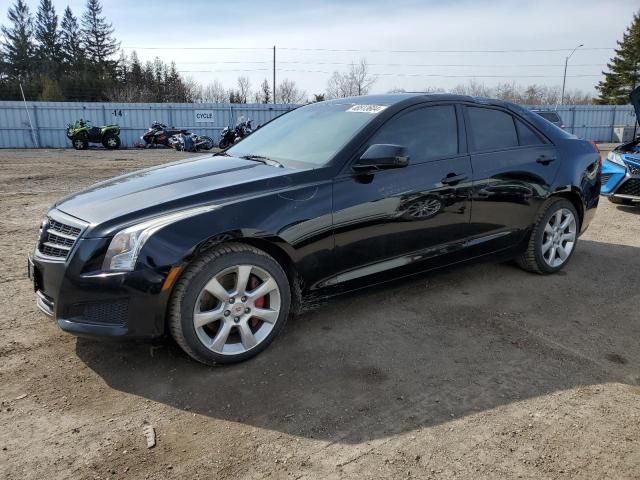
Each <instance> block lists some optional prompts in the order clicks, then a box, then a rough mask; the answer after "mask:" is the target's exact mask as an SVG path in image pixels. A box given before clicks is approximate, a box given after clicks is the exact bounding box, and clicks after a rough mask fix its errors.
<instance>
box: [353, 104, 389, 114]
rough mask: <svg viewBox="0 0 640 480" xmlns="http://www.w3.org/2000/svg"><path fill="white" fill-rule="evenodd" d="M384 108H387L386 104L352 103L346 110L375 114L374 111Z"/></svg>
mask: <svg viewBox="0 0 640 480" xmlns="http://www.w3.org/2000/svg"><path fill="white" fill-rule="evenodd" d="M385 108H387V106H386V105H354V106H353V107H351V108H350V109H348V110H347V112H358V113H373V114H376V113H380V112H381V111H383V110H384V109H385Z"/></svg>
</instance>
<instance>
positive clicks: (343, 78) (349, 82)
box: [327, 58, 377, 98]
mask: <svg viewBox="0 0 640 480" xmlns="http://www.w3.org/2000/svg"><path fill="white" fill-rule="evenodd" d="M376 80H377V79H376V77H375V76H373V75H371V74H370V73H369V64H368V63H367V60H366V59H364V58H361V59H360V61H359V62H358V63H357V64H355V63H352V64H351V66H350V67H349V71H348V72H345V73H340V72H333V75H331V78H329V82H328V83H327V96H328V97H329V98H344V97H353V96H357V95H366V94H367V93H369V90H370V89H371V87H372V86H373V84H374V83H375V81H376Z"/></svg>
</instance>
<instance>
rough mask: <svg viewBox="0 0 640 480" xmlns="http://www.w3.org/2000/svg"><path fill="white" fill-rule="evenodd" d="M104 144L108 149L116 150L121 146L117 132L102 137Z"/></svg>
mask: <svg viewBox="0 0 640 480" xmlns="http://www.w3.org/2000/svg"><path fill="white" fill-rule="evenodd" d="M102 146H103V147H104V148H106V149H107V150H116V149H118V148H120V137H119V136H118V135H115V134H109V135H106V136H105V137H104V138H103V139H102Z"/></svg>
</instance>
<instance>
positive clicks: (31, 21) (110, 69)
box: [0, 0, 190, 102]
mask: <svg viewBox="0 0 640 480" xmlns="http://www.w3.org/2000/svg"><path fill="white" fill-rule="evenodd" d="M8 20H9V23H8V25H3V26H2V35H3V37H4V40H3V41H2V44H1V45H0V99H2V100H18V99H21V98H22V93H21V91H20V88H21V87H22V88H23V90H24V94H25V96H26V97H27V98H29V99H30V100H48V101H56V100H80V101H109V100H116V99H118V100H122V101H155V102H188V101H190V98H189V89H188V85H187V84H186V82H185V81H184V79H183V78H182V77H181V76H180V75H179V73H178V72H177V70H176V67H175V65H174V64H170V65H167V64H165V63H164V62H162V61H161V60H160V59H156V60H155V61H153V62H146V63H145V64H144V65H143V64H141V62H140V61H139V59H138V58H137V55H136V54H135V52H134V53H133V54H132V55H131V56H130V57H126V56H125V55H124V54H121V55H120V57H119V58H118V57H117V54H118V50H119V48H120V44H119V42H118V41H117V39H116V38H115V35H114V28H113V26H112V25H111V23H109V22H108V21H107V19H106V17H105V16H104V15H102V4H101V2H100V0H87V3H86V7H85V10H84V12H82V14H81V16H79V17H78V16H76V15H75V14H74V13H73V11H72V10H71V8H69V7H68V6H67V8H66V9H65V10H64V12H63V14H62V18H60V16H59V15H58V13H57V12H56V9H55V7H54V5H53V2H52V0H40V3H39V4H38V8H37V10H36V12H35V14H32V12H31V11H30V9H29V7H28V5H27V4H26V3H25V2H24V0H15V2H14V3H13V5H12V6H11V7H10V8H9V11H8ZM133 92H136V93H135V94H134V93H133Z"/></svg>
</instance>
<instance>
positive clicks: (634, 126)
mask: <svg viewBox="0 0 640 480" xmlns="http://www.w3.org/2000/svg"><path fill="white" fill-rule="evenodd" d="M637 84H638V63H637V62H636V68H634V69H633V88H632V89H631V91H634V90H635V89H636V85H637ZM638 122H640V118H637V117H636V121H635V122H634V124H633V137H632V140H635V139H636V133H637V132H638Z"/></svg>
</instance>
